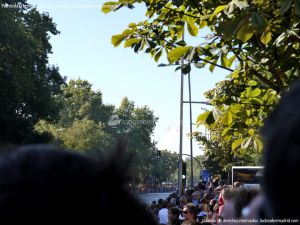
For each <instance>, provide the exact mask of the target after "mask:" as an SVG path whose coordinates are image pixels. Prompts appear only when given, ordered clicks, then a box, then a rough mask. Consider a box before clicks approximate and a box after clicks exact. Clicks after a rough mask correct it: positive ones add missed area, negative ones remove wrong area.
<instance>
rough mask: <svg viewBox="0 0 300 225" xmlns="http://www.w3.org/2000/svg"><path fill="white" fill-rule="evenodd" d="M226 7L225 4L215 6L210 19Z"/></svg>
mask: <svg viewBox="0 0 300 225" xmlns="http://www.w3.org/2000/svg"><path fill="white" fill-rule="evenodd" d="M226 7H227V5H220V6H218V7H217V8H215V10H214V12H213V14H212V15H211V17H210V20H211V19H212V18H213V17H215V16H216V15H217V14H218V13H220V12H222V11H223V10H224V9H225V8H226Z"/></svg>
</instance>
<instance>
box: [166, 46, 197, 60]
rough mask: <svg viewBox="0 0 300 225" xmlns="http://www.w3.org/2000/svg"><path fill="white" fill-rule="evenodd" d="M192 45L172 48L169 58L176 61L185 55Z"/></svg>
mask: <svg viewBox="0 0 300 225" xmlns="http://www.w3.org/2000/svg"><path fill="white" fill-rule="evenodd" d="M191 48H192V47H191V46H184V47H177V48H174V49H172V50H171V51H170V52H169V53H168V60H169V62H170V63H174V62H176V61H178V60H179V59H180V58H181V57H182V56H184V55H185V54H186V53H187V52H188V51H189V50H190V49H191Z"/></svg>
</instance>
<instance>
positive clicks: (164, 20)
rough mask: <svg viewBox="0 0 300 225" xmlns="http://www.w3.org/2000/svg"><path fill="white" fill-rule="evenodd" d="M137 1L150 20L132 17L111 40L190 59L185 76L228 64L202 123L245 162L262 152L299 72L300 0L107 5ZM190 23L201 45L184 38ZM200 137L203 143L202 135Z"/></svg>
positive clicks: (159, 0)
mask: <svg viewBox="0 0 300 225" xmlns="http://www.w3.org/2000/svg"><path fill="white" fill-rule="evenodd" d="M135 4H144V5H145V9H146V12H145V13H146V16H147V17H148V19H146V20H145V21H140V22H134V23H130V24H129V25H128V27H127V28H126V29H125V30H124V31H123V32H122V33H120V34H117V35H114V36H112V39H111V41H112V44H113V45H114V46H116V47H117V46H120V45H121V44H122V43H124V47H125V48H131V49H132V50H133V51H134V52H145V53H148V54H150V56H151V57H153V59H154V60H155V61H158V60H159V59H160V58H161V57H162V56H163V55H164V54H165V55H166V57H167V59H168V61H169V64H178V65H179V61H180V59H184V64H183V65H181V66H178V67H177V69H182V71H183V73H185V74H187V73H189V72H190V71H191V69H192V68H195V69H199V68H200V69H201V68H203V67H206V66H207V67H208V68H209V70H210V71H211V72H213V71H214V69H215V68H216V67H219V68H222V69H223V71H224V73H225V74H226V75H227V79H226V80H224V81H221V82H220V83H218V84H217V85H216V87H215V88H214V89H213V90H210V91H208V92H207V93H206V97H207V98H208V100H209V102H210V103H211V105H212V106H213V109H212V110H208V111H206V112H204V113H203V114H201V115H199V117H198V119H197V123H198V125H204V126H206V128H207V129H208V130H209V131H210V133H211V135H210V138H211V139H209V140H208V141H211V142H212V143H211V145H210V146H213V145H216V144H217V146H219V147H220V148H221V151H222V152H223V153H222V154H226V152H227V151H230V154H231V155H232V156H234V157H241V158H242V159H245V160H246V158H247V157H246V156H247V155H251V154H252V153H253V154H260V153H261V152H262V150H263V149H262V146H263V145H262V140H261V136H260V128H261V126H262V125H263V120H264V118H266V116H267V115H268V114H269V113H270V111H271V110H272V109H273V108H274V106H275V105H276V104H277V102H278V100H279V99H280V96H281V95H282V94H283V93H284V92H285V91H286V90H287V89H288V87H289V85H290V83H291V82H293V81H294V80H295V79H297V78H298V77H299V60H300V50H299V48H300V35H299V31H300V23H299V17H300V0H285V1H282V0H253V1H250V0H248V1H247V0H218V1H212V0H201V1H194V0H155V1H154V0H144V1H142V0H119V1H110V2H106V3H104V4H103V6H102V11H103V12H104V13H110V12H114V11H117V10H119V9H121V8H124V7H127V8H130V9H132V8H134V5H135ZM204 28H206V29H205V30H204ZM185 29H186V30H187V32H185V33H187V34H189V35H191V36H194V37H199V45H197V46H192V45H189V43H188V41H187V40H189V39H188V38H185V40H182V37H183V33H184V30H185ZM203 31H204V32H205V33H206V34H207V35H206V37H205V39H204V40H203V39H200V37H203ZM185 36H186V35H185ZM202 40H203V41H202ZM194 136H195V137H196V138H197V139H198V140H199V141H200V142H201V143H204V142H203V141H204V138H203V135H202V134H200V133H195V134H194ZM206 146H207V147H208V145H206ZM207 151H208V152H209V151H215V153H216V152H217V150H215V149H207ZM222 154H221V153H220V154H218V155H219V157H221V156H222ZM246 161H247V160H246ZM252 162H254V161H252ZM229 163H230V162H229V161H227V162H225V163H224V165H223V168H224V166H226V165H227V166H228V165H229Z"/></svg>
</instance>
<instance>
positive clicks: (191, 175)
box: [188, 73, 194, 187]
mask: <svg viewBox="0 0 300 225" xmlns="http://www.w3.org/2000/svg"><path fill="white" fill-rule="evenodd" d="M188 82H189V102H190V134H192V132H193V118H192V96H191V74H190V73H189V74H188ZM190 149H191V154H190V155H191V174H190V180H191V187H194V172H193V139H192V138H190Z"/></svg>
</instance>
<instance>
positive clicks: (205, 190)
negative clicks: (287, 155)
mask: <svg viewBox="0 0 300 225" xmlns="http://www.w3.org/2000/svg"><path fill="white" fill-rule="evenodd" d="M258 194H259V189H246V188H244V187H242V186H240V185H239V183H237V182H236V183H235V184H234V185H233V186H231V185H226V184H222V182H213V181H210V182H208V183H206V182H200V183H199V184H198V185H197V186H196V187H195V188H194V189H189V190H186V191H185V192H184V194H183V195H182V196H181V197H177V194H176V193H173V194H171V195H170V196H169V197H168V198H167V199H158V201H157V202H156V201H154V202H152V204H150V205H149V206H148V209H149V210H150V211H151V212H152V214H153V215H154V217H155V218H156V220H157V222H158V223H159V224H168V225H179V224H183V225H188V224H222V223H224V221H225V222H226V221H227V220H230V219H232V218H235V219H242V218H243V216H244V215H243V209H245V207H247V206H248V205H249V203H250V202H251V201H252V200H253V199H254V197H256V196H257V195H258Z"/></svg>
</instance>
